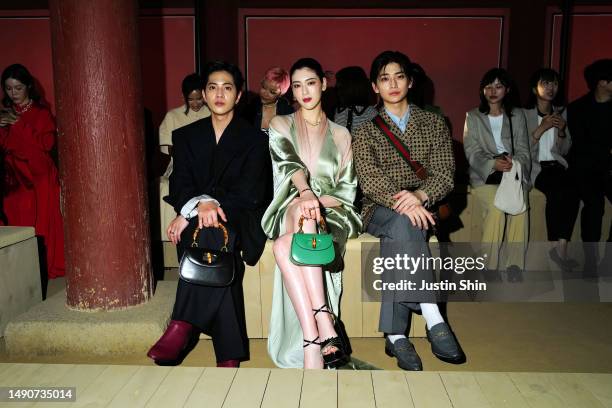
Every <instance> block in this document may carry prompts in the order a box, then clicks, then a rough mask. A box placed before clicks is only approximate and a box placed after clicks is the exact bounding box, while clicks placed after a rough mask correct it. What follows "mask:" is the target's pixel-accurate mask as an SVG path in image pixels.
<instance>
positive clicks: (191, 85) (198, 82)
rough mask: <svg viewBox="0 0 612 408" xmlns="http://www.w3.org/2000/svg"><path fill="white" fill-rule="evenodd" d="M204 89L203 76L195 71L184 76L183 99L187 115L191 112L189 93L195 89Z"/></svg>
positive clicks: (182, 85)
mask: <svg viewBox="0 0 612 408" xmlns="http://www.w3.org/2000/svg"><path fill="white" fill-rule="evenodd" d="M202 89H204V81H202V77H201V76H199V75H198V74H196V73H195V72H194V73H193V74H189V75H187V76H186V77H185V78H183V83H182V84H181V92H182V93H183V100H184V101H185V115H187V114H188V113H189V94H191V93H192V92H193V91H200V92H201V91H202Z"/></svg>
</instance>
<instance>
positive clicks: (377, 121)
mask: <svg viewBox="0 0 612 408" xmlns="http://www.w3.org/2000/svg"><path fill="white" fill-rule="evenodd" d="M372 122H373V123H374V125H376V127H377V128H378V129H380V130H381V131H382V132H383V134H384V135H385V136H387V139H388V140H389V142H390V143H391V146H393V147H394V148H395V150H396V151H397V152H398V153H399V155H400V156H402V158H403V159H404V160H405V161H406V163H408V165H409V166H410V168H411V169H412V170H413V171H414V172H415V173H416V175H417V177H418V178H419V179H421V180H425V179H426V178H427V169H425V167H423V165H422V164H421V163H419V162H418V161H416V160H412V158H411V157H410V152H409V151H408V147H406V145H405V144H404V143H402V141H401V140H399V139H398V138H397V136H395V135H394V134H393V132H391V130H390V129H389V126H387V124H386V123H385V120H384V119H383V118H382V117H381V116H380V115H376V116H375V117H374V119H372Z"/></svg>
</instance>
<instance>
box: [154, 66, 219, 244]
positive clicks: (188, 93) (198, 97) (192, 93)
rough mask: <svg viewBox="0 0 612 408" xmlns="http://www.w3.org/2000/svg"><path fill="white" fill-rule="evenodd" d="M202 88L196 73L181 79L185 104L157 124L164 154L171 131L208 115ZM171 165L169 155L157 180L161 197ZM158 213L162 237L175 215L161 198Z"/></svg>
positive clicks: (165, 153) (165, 190) (164, 190)
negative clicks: (163, 171)
mask: <svg viewBox="0 0 612 408" xmlns="http://www.w3.org/2000/svg"><path fill="white" fill-rule="evenodd" d="M202 89H204V83H203V82H202V78H201V77H200V76H199V75H198V74H189V75H187V76H186V77H185V78H184V79H183V83H182V84H181V92H182V94H183V99H184V101H185V104H184V105H182V106H179V107H178V108H174V109H172V110H170V111H168V113H166V116H165V117H164V120H163V121H162V123H161V125H159V147H160V150H161V152H162V153H163V154H164V155H170V154H171V153H172V151H171V149H172V132H174V131H175V130H176V129H178V128H181V127H183V126H185V125H188V124H190V123H193V122H195V121H197V120H200V119H204V118H207V117H209V116H210V110H209V109H208V107H207V106H206V104H205V103H204V96H203V95H202ZM172 165H173V163H172V158H171V157H170V163H168V167H167V168H166V172H165V173H164V174H163V176H162V177H161V178H160V181H159V196H160V197H161V198H163V197H165V196H167V195H168V193H169V188H168V184H169V179H170V174H172ZM160 214H161V216H160V219H161V237H162V238H163V237H165V236H166V227H167V226H168V225H169V224H170V222H171V221H172V220H173V219H174V217H176V212H175V211H174V208H172V206H171V205H169V204H168V203H166V202H164V201H163V200H161V201H160Z"/></svg>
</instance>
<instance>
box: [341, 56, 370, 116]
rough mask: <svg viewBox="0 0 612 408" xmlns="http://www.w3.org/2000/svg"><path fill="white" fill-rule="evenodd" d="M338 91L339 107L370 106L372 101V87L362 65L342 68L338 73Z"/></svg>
mask: <svg viewBox="0 0 612 408" xmlns="http://www.w3.org/2000/svg"><path fill="white" fill-rule="evenodd" d="M336 92H337V94H338V107H339V108H348V107H350V106H368V105H370V101H371V99H372V98H371V93H372V87H371V86H370V81H369V80H368V77H367V75H366V73H365V71H364V70H363V68H361V67H357V66H353V67H346V68H342V69H341V70H340V71H338V72H337V73H336Z"/></svg>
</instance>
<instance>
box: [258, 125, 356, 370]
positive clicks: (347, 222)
mask: <svg viewBox="0 0 612 408" xmlns="http://www.w3.org/2000/svg"><path fill="white" fill-rule="evenodd" d="M298 120H299V117H298ZM327 123H328V125H327V128H326V130H325V131H324V133H323V135H322V138H321V140H320V143H319V144H320V153H318V155H315V160H312V162H313V164H312V165H311V166H307V165H306V164H305V162H304V160H302V158H303V157H304V155H303V154H302V155H300V152H301V151H302V153H303V151H304V150H305V146H306V145H305V142H308V141H307V140H305V138H304V137H303V136H301V134H303V133H301V132H299V131H298V129H299V122H296V114H291V115H284V116H277V117H276V118H274V120H273V122H272V123H271V124H270V129H269V130H270V153H271V155H272V163H273V168H274V198H273V200H272V203H271V204H270V206H269V207H268V209H267V210H266V212H265V214H264V216H263V219H262V222H261V225H262V228H263V230H264V232H265V233H266V235H267V236H268V238H270V239H276V238H278V237H279V236H280V235H282V234H284V233H285V212H286V210H287V206H288V205H289V204H290V203H291V201H292V200H293V199H294V198H296V197H297V196H298V191H297V189H296V187H295V186H294V185H293V183H292V181H291V176H292V175H293V174H294V173H295V172H296V171H298V170H300V169H301V170H303V171H304V172H305V174H306V177H307V179H308V184H309V185H310V188H311V189H312V190H313V192H314V193H315V194H316V195H317V197H321V196H330V197H333V198H335V199H336V200H338V201H339V202H340V204H341V205H340V206H339V207H333V208H326V211H325V214H326V221H327V225H328V228H329V229H330V232H331V234H332V235H333V237H334V242H335V243H336V245H337V246H336V248H338V249H339V251H338V254H337V257H340V256H343V254H344V248H345V243H346V240H347V239H348V238H355V237H357V235H358V233H359V231H360V230H361V226H362V224H361V218H360V216H359V215H358V214H357V212H356V210H355V208H354V206H353V202H354V200H355V194H356V192H357V175H356V172H355V169H354V167H353V160H352V152H351V136H350V134H349V133H348V131H347V130H346V128H344V127H342V126H339V125H336V124H335V123H333V122H331V121H328V122H327ZM309 167H310V168H309ZM313 170H314V171H313ZM341 267H342V262H334V263H333V264H332V265H331V268H328V269H335V270H331V271H330V270H326V271H325V274H324V276H325V280H326V287H327V291H328V297H329V299H330V308H331V309H332V310H333V311H334V313H336V314H337V313H338V307H339V299H340V294H341V292H342V271H341V270H338V268H341ZM319 306H320V305H317V306H316V307H319ZM302 339H303V336H302V329H301V327H300V323H299V321H298V318H297V316H296V314H295V311H294V309H293V305H292V304H291V299H290V298H289V296H288V294H287V291H286V290H285V287H284V285H283V280H282V275H281V271H280V269H279V267H278V265H277V266H276V268H275V271H274V290H273V298H272V314H271V317H270V332H269V334H268V353H269V354H270V357H271V358H272V360H273V361H274V363H275V364H276V365H277V366H278V367H282V368H302V367H303V366H304V355H303V347H302V344H303V343H302Z"/></svg>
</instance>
